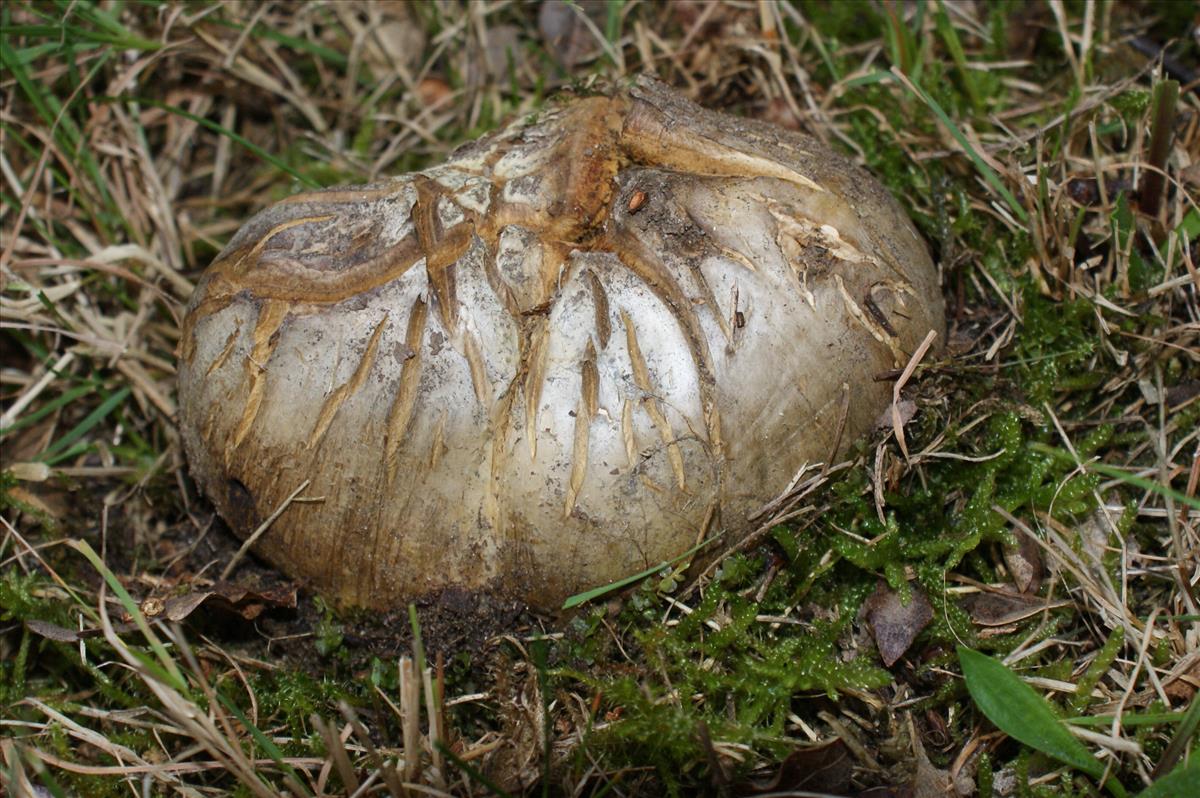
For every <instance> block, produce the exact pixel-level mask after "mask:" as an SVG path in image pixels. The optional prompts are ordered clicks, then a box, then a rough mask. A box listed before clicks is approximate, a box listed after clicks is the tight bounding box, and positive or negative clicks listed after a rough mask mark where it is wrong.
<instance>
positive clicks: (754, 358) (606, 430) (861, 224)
mask: <svg viewBox="0 0 1200 798" xmlns="http://www.w3.org/2000/svg"><path fill="white" fill-rule="evenodd" d="M943 323H944V321H943V309H942V300H941V295H940V291H939V288H938V285H937V280H936V274H935V272H934V269H933V266H932V264H931V262H930V260H929V256H928V254H927V252H926V250H925V247H924V244H923V243H922V242H921V240H920V238H919V237H918V235H917V234H916V231H915V230H914V229H913V227H912V225H911V224H910V223H909V222H908V220H907V219H906V218H905V216H904V214H903V212H902V211H901V210H900V208H899V207H898V206H897V205H896V203H895V202H894V201H893V200H892V199H891V197H889V196H888V195H887V193H886V192H885V191H884V190H883V188H882V187H881V186H879V184H878V183H877V182H876V181H874V180H873V179H872V178H870V177H869V176H868V175H866V174H865V173H863V172H862V171H861V170H859V169H857V168H856V167H854V166H853V165H851V164H849V163H848V162H847V161H846V160H844V159H843V158H841V157H840V156H837V155H836V154H834V153H832V152H830V151H829V150H828V149H827V148H826V147H825V146H824V145H822V144H820V143H819V142H817V141H815V140H813V139H810V138H807V137H804V136H801V135H799V134H795V133H791V132H788V131H783V130H781V129H777V128H774V127H771V126H769V125H765V124H762V123H756V122H753V121H749V120H742V119H737V118H734V117H730V116H726V115H723V114H718V113H713V112H709V111H705V110H703V109H700V108H698V107H697V106H695V105H693V104H691V103H690V102H688V101H687V100H685V99H684V98H682V97H681V96H679V95H677V94H675V93H674V92H673V91H671V90H670V89H668V88H667V87H665V86H663V85H661V84H658V83H656V82H653V81H651V80H648V79H643V80H641V81H639V83H638V84H637V85H636V86H635V87H634V88H632V89H630V90H628V91H625V92H618V93H616V94H614V95H613V96H611V97H591V98H586V99H578V100H574V101H568V102H563V103H561V104H559V105H558V106H557V107H555V108H554V109H552V110H550V111H548V112H546V113H543V114H541V115H539V117H538V118H537V119H536V121H530V120H523V121H520V122H518V123H516V124H514V125H512V126H510V127H508V128H506V129H504V130H502V131H499V132H497V133H495V134H492V135H490V136H487V137H485V138H483V139H481V140H480V141H478V142H476V143H474V144H471V145H469V146H467V147H465V148H463V149H461V150H460V151H459V152H457V153H456V154H455V156H454V157H453V158H452V159H451V160H450V161H449V162H447V163H446V164H445V165H443V166H439V167H435V168H432V169H428V170H426V171H424V172H421V173H417V174H414V175H404V176H400V177H397V178H394V179H391V180H388V181H384V182H381V183H377V184H373V185H369V186H361V187H350V188H336V189H330V190H327V191H318V192H312V193H308V194H302V195H297V196H295V197H291V198H289V199H288V200H285V201H283V202H281V203H278V204H277V205H275V206H273V207H271V208H268V209H266V210H265V211H263V212H261V213H260V214H258V215H257V216H256V217H254V218H253V219H252V220H250V221H249V222H248V223H247V224H246V225H245V226H244V227H243V228H242V229H241V230H240V231H239V232H238V234H237V235H235V236H234V238H233V240H232V241H231V242H230V243H229V245H228V246H227V247H226V249H225V250H224V251H223V252H222V253H221V254H220V256H218V258H217V260H216V261H215V262H214V263H213V265H212V266H211V267H210V268H209V270H208V272H206V274H205V277H204V279H203V280H202V282H201V284H200V286H199V288H198V290H197V292H196V295H195V297H194V298H193V300H192V303H191V305H190V307H189V313H188V317H187V320H186V322H185V329H184V336H183V340H182V343H181V353H180V378H179V386H180V387H179V393H180V400H181V408H180V416H181V422H182V423H181V427H182V430H183V438H184V442H185V446H186V448H187V452H188V455H189V460H190V463H191V466H192V470H193V473H194V474H195V475H196V476H197V479H198V480H199V482H200V483H201V484H202V486H203V487H204V488H205V490H206V491H207V493H208V494H209V496H210V497H212V499H213V501H214V503H215V504H216V505H217V507H218V509H219V510H220V512H221V514H222V515H223V516H224V517H225V518H226V520H227V521H229V523H230V525H231V526H232V527H233V528H234V529H235V530H236V531H238V532H239V533H240V534H242V535H247V534H249V533H250V532H251V531H253V530H254V529H255V528H256V527H257V526H258V525H259V524H260V523H262V522H263V521H264V520H265V519H266V518H268V517H269V516H270V515H271V514H272V513H273V512H275V511H276V510H277V509H278V508H279V507H280V505H281V504H282V503H283V502H284V501H285V499H286V498H287V497H288V496H289V495H290V494H291V493H292V492H293V491H294V490H295V488H296V487H297V485H300V484H302V483H303V482H304V480H310V483H309V488H308V490H307V491H306V492H305V498H306V499H308V500H307V501H304V502H302V503H293V504H292V505H291V506H288V507H287V508H286V509H284V510H283V512H282V513H281V514H280V515H279V516H278V518H276V519H275V520H274V521H273V523H272V525H271V527H270V528H269V529H268V530H267V531H266V532H265V533H264V534H263V536H262V537H261V539H260V540H259V541H258V543H257V548H258V550H259V551H260V552H261V553H262V554H263V555H264V556H266V557H267V558H268V559H269V560H270V561H271V562H273V563H275V564H277V565H278V566H279V567H280V568H281V569H282V570H284V571H286V572H287V573H289V574H292V575H294V576H297V577H299V578H303V579H305V580H306V581H308V582H309V583H311V584H312V585H313V586H314V587H315V588H316V589H317V590H319V591H320V592H322V593H324V594H326V595H327V596H329V597H330V598H332V599H334V600H335V601H337V602H339V603H342V604H346V605H357V606H367V607H379V608H387V607H394V606H397V605H399V604H401V603H402V602H404V601H407V600H409V599H412V598H416V597H420V596H424V595H430V594H434V593H438V592H441V591H443V590H446V589H448V588H453V589H465V590H469V591H486V592H494V593H497V594H501V595H506V596H514V597H518V598H520V599H523V600H525V601H528V602H530V603H531V604H533V605H535V606H541V607H547V608H549V607H553V606H556V605H557V604H559V603H560V602H561V601H562V599H563V598H564V597H566V596H567V595H570V594H571V593H574V592H578V591H579V590H583V589H586V588H589V587H593V586H595V585H598V584H604V583H606V582H610V581H613V580H616V579H619V578H621V577H623V576H626V575H628V574H630V573H635V572H637V571H640V570H643V569H645V568H647V567H649V566H652V565H654V564H656V563H659V562H663V561H665V560H668V559H670V558H672V557H674V556H676V555H678V554H679V553H681V552H683V551H685V550H687V549H689V548H690V547H691V546H693V545H694V544H695V543H696V541H697V540H699V539H702V538H704V537H707V536H709V535H712V534H714V533H716V532H717V531H723V532H724V534H725V535H727V536H728V537H729V538H735V537H736V536H738V535H740V534H744V533H745V531H746V530H747V526H748V525H747V521H746V519H747V516H748V515H749V514H751V513H752V512H753V511H754V510H756V509H758V508H759V507H760V506H761V505H762V504H763V503H765V502H766V501H768V500H769V499H771V498H773V497H774V496H775V495H776V494H777V493H778V492H779V491H780V490H782V489H783V488H784V487H785V486H786V484H787V483H788V481H789V480H790V479H791V477H792V476H793V475H794V474H795V472H796V470H797V469H798V468H799V467H800V466H801V465H802V464H803V463H805V462H815V461H823V460H826V459H828V458H829V457H831V456H832V455H833V454H834V452H833V448H834V447H835V445H836V440H835V435H836V429H837V427H838V426H839V422H840V420H841V417H842V416H843V414H844V415H845V429H846V432H845V434H844V436H843V439H842V440H843V442H845V441H849V440H852V439H853V438H854V437H856V436H857V435H859V434H861V433H862V432H864V431H866V430H868V429H870V427H871V424H872V423H873V421H874V420H875V418H876V417H877V416H878V415H879V413H880V411H881V410H882V409H883V408H884V407H885V406H886V405H887V403H888V401H890V386H889V385H888V383H886V382H882V381H879V380H877V379H876V377H877V376H878V375H879V374H881V373H884V372H887V371H889V370H891V369H894V368H897V367H899V366H903V365H904V362H905V361H906V360H907V357H908V355H910V354H911V353H912V352H913V351H914V350H915V349H916V347H917V346H918V345H919V343H920V342H921V340H922V339H923V338H924V337H925V335H926V333H928V332H929V331H930V330H936V331H938V332H939V333H940V331H941V330H942V328H943Z"/></svg>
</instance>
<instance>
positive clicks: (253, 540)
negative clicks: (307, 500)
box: [221, 479, 312, 581]
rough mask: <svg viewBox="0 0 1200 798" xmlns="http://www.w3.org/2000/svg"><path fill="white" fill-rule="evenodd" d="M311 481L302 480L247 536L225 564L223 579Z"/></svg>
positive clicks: (223, 579)
mask: <svg viewBox="0 0 1200 798" xmlns="http://www.w3.org/2000/svg"><path fill="white" fill-rule="evenodd" d="M310 482H312V480H311V479H306V480H304V481H303V482H301V483H300V487H298V488H296V489H295V490H294V491H292V492H291V494H290V495H289V496H288V497H287V498H286V499H284V500H283V503H282V504H280V505H279V506H278V507H276V508H275V512H273V513H271V515H270V516H268V517H267V520H266V521H263V522H262V523H261V524H259V525H258V529H256V530H254V532H252V533H251V534H250V537H248V538H246V542H245V543H243V544H242V547H241V548H240V549H238V550H237V554H234V555H233V559H232V560H230V561H229V564H228V565H226V566H225V570H223V571H221V581H225V580H226V579H228V578H229V575H230V574H231V573H233V569H234V568H235V567H236V566H237V564H238V562H239V561H240V560H241V559H242V557H243V556H245V554H246V552H247V551H249V550H250V547H251V546H253V545H254V544H255V543H256V542H257V541H258V539H259V538H260V537H262V536H263V533H264V532H266V531H267V529H268V528H270V526H271V524H273V523H275V519H277V518H279V516H281V515H283V511H284V510H286V509H287V508H288V505H290V504H291V503H292V502H293V501H295V499H296V497H297V496H299V495H300V491H302V490H304V489H305V488H307V487H308V483H310Z"/></svg>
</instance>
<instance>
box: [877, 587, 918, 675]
mask: <svg viewBox="0 0 1200 798" xmlns="http://www.w3.org/2000/svg"><path fill="white" fill-rule="evenodd" d="M910 591H911V593H912V596H911V598H910V599H909V602H908V604H905V603H904V602H903V601H902V600H901V598H900V593H899V592H897V591H895V590H892V589H891V588H889V587H888V586H887V585H886V584H885V583H883V582H880V583H879V585H878V586H877V587H876V588H875V592H874V593H872V594H871V596H870V598H868V599H867V602H866V604H865V605H864V607H863V612H864V615H865V616H866V619H867V622H868V623H869V624H870V625H871V631H872V633H873V634H874V635H875V646H876V647H877V648H878V649H879V656H880V658H881V659H882V660H883V664H884V665H886V666H887V667H889V668H890V667H892V665H894V664H895V663H896V660H898V659H900V657H902V656H903V655H904V652H905V651H907V650H908V647H909V646H911V645H912V642H913V641H914V640H916V639H917V635H919V634H920V633H921V631H922V630H923V629H924V628H925V627H926V626H928V625H929V622H930V621H932V620H933V607H932V606H931V605H930V603H929V599H928V598H926V596H925V593H924V591H922V590H921V588H920V587H918V586H917V585H911V586H910Z"/></svg>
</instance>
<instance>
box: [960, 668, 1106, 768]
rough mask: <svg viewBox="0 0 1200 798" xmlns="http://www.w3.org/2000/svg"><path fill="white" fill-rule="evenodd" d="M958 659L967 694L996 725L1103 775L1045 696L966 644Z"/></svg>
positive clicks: (1067, 760) (1038, 746)
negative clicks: (969, 694)
mask: <svg viewBox="0 0 1200 798" xmlns="http://www.w3.org/2000/svg"><path fill="white" fill-rule="evenodd" d="M958 660H959V662H960V663H961V664H962V671H963V679H964V680H966V683H967V690H968V692H970V693H971V698H972V699H973V700H974V701H975V705H976V706H977V707H979V710H980V711H981V712H982V713H983V714H984V715H986V716H987V718H988V720H990V721H991V722H992V723H994V724H995V725H996V728H998V729H1000V731H1002V732H1004V733H1005V734H1007V735H1008V736H1009V737H1012V738H1013V739H1014V740H1019V741H1020V742H1022V743H1024V744H1025V745H1027V746H1029V747H1030V748H1033V749H1035V750H1037V751H1041V752H1042V753H1043V754H1046V755H1048V756H1052V757H1054V758H1055V759H1057V760H1058V761H1060V762H1064V763H1066V764H1068V765H1071V766H1072V767H1074V768H1077V769H1079V770H1082V771H1083V772H1084V773H1087V774H1088V775H1089V776H1092V777H1093V778H1096V779H1100V778H1103V776H1104V766H1103V765H1101V764H1100V763H1099V762H1098V761H1097V760H1096V759H1095V758H1094V757H1093V756H1092V755H1091V754H1089V753H1088V750H1087V749H1086V748H1084V747H1083V743H1081V742H1079V740H1077V739H1076V738H1075V736H1074V735H1072V734H1071V732H1070V731H1068V730H1067V727H1066V726H1065V725H1064V724H1063V723H1062V721H1060V720H1059V719H1058V718H1057V717H1056V716H1055V714H1054V712H1053V710H1051V709H1050V705H1049V704H1048V703H1046V700H1045V699H1044V698H1042V697H1041V696H1040V695H1038V694H1037V692H1035V691H1034V689H1033V688H1032V687H1030V686H1029V685H1027V684H1026V683H1025V682H1023V681H1021V679H1020V677H1018V676H1017V675H1016V674H1015V673H1013V672H1012V671H1010V670H1009V669H1008V668H1007V667H1005V665H1004V664H1003V663H1001V662H999V661H998V660H995V659H992V658H991V657H989V656H987V655H985V654H980V653H979V652H978V651H975V650H973V649H970V648H967V647H966V646H959V647H958Z"/></svg>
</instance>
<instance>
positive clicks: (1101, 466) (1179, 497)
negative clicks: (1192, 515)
mask: <svg viewBox="0 0 1200 798" xmlns="http://www.w3.org/2000/svg"><path fill="white" fill-rule="evenodd" d="M1087 467H1088V469H1089V470H1091V471H1095V472H1097V473H1099V474H1103V475H1104V476H1106V477H1112V478H1113V479H1118V480H1120V481H1121V482H1125V483H1127V484H1129V485H1134V486H1136V487H1139V488H1141V489H1142V490H1148V491H1150V492H1152V493H1157V494H1158V495H1160V496H1169V497H1170V498H1172V499H1174V500H1175V501H1177V502H1179V503H1180V504H1183V505H1186V506H1188V507H1191V508H1192V509H1193V510H1200V497H1196V496H1188V495H1187V494H1186V493H1183V492H1182V491H1178V490H1175V489H1174V488H1172V487H1170V486H1169V485H1164V484H1162V483H1161V482H1158V481H1156V480H1153V479H1146V478H1145V477H1139V476H1138V475H1137V474H1130V473H1129V472H1128V471H1123V470H1122V469H1120V468H1115V467H1114V466H1110V465H1108V464H1107V463H1088V466H1087Z"/></svg>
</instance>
